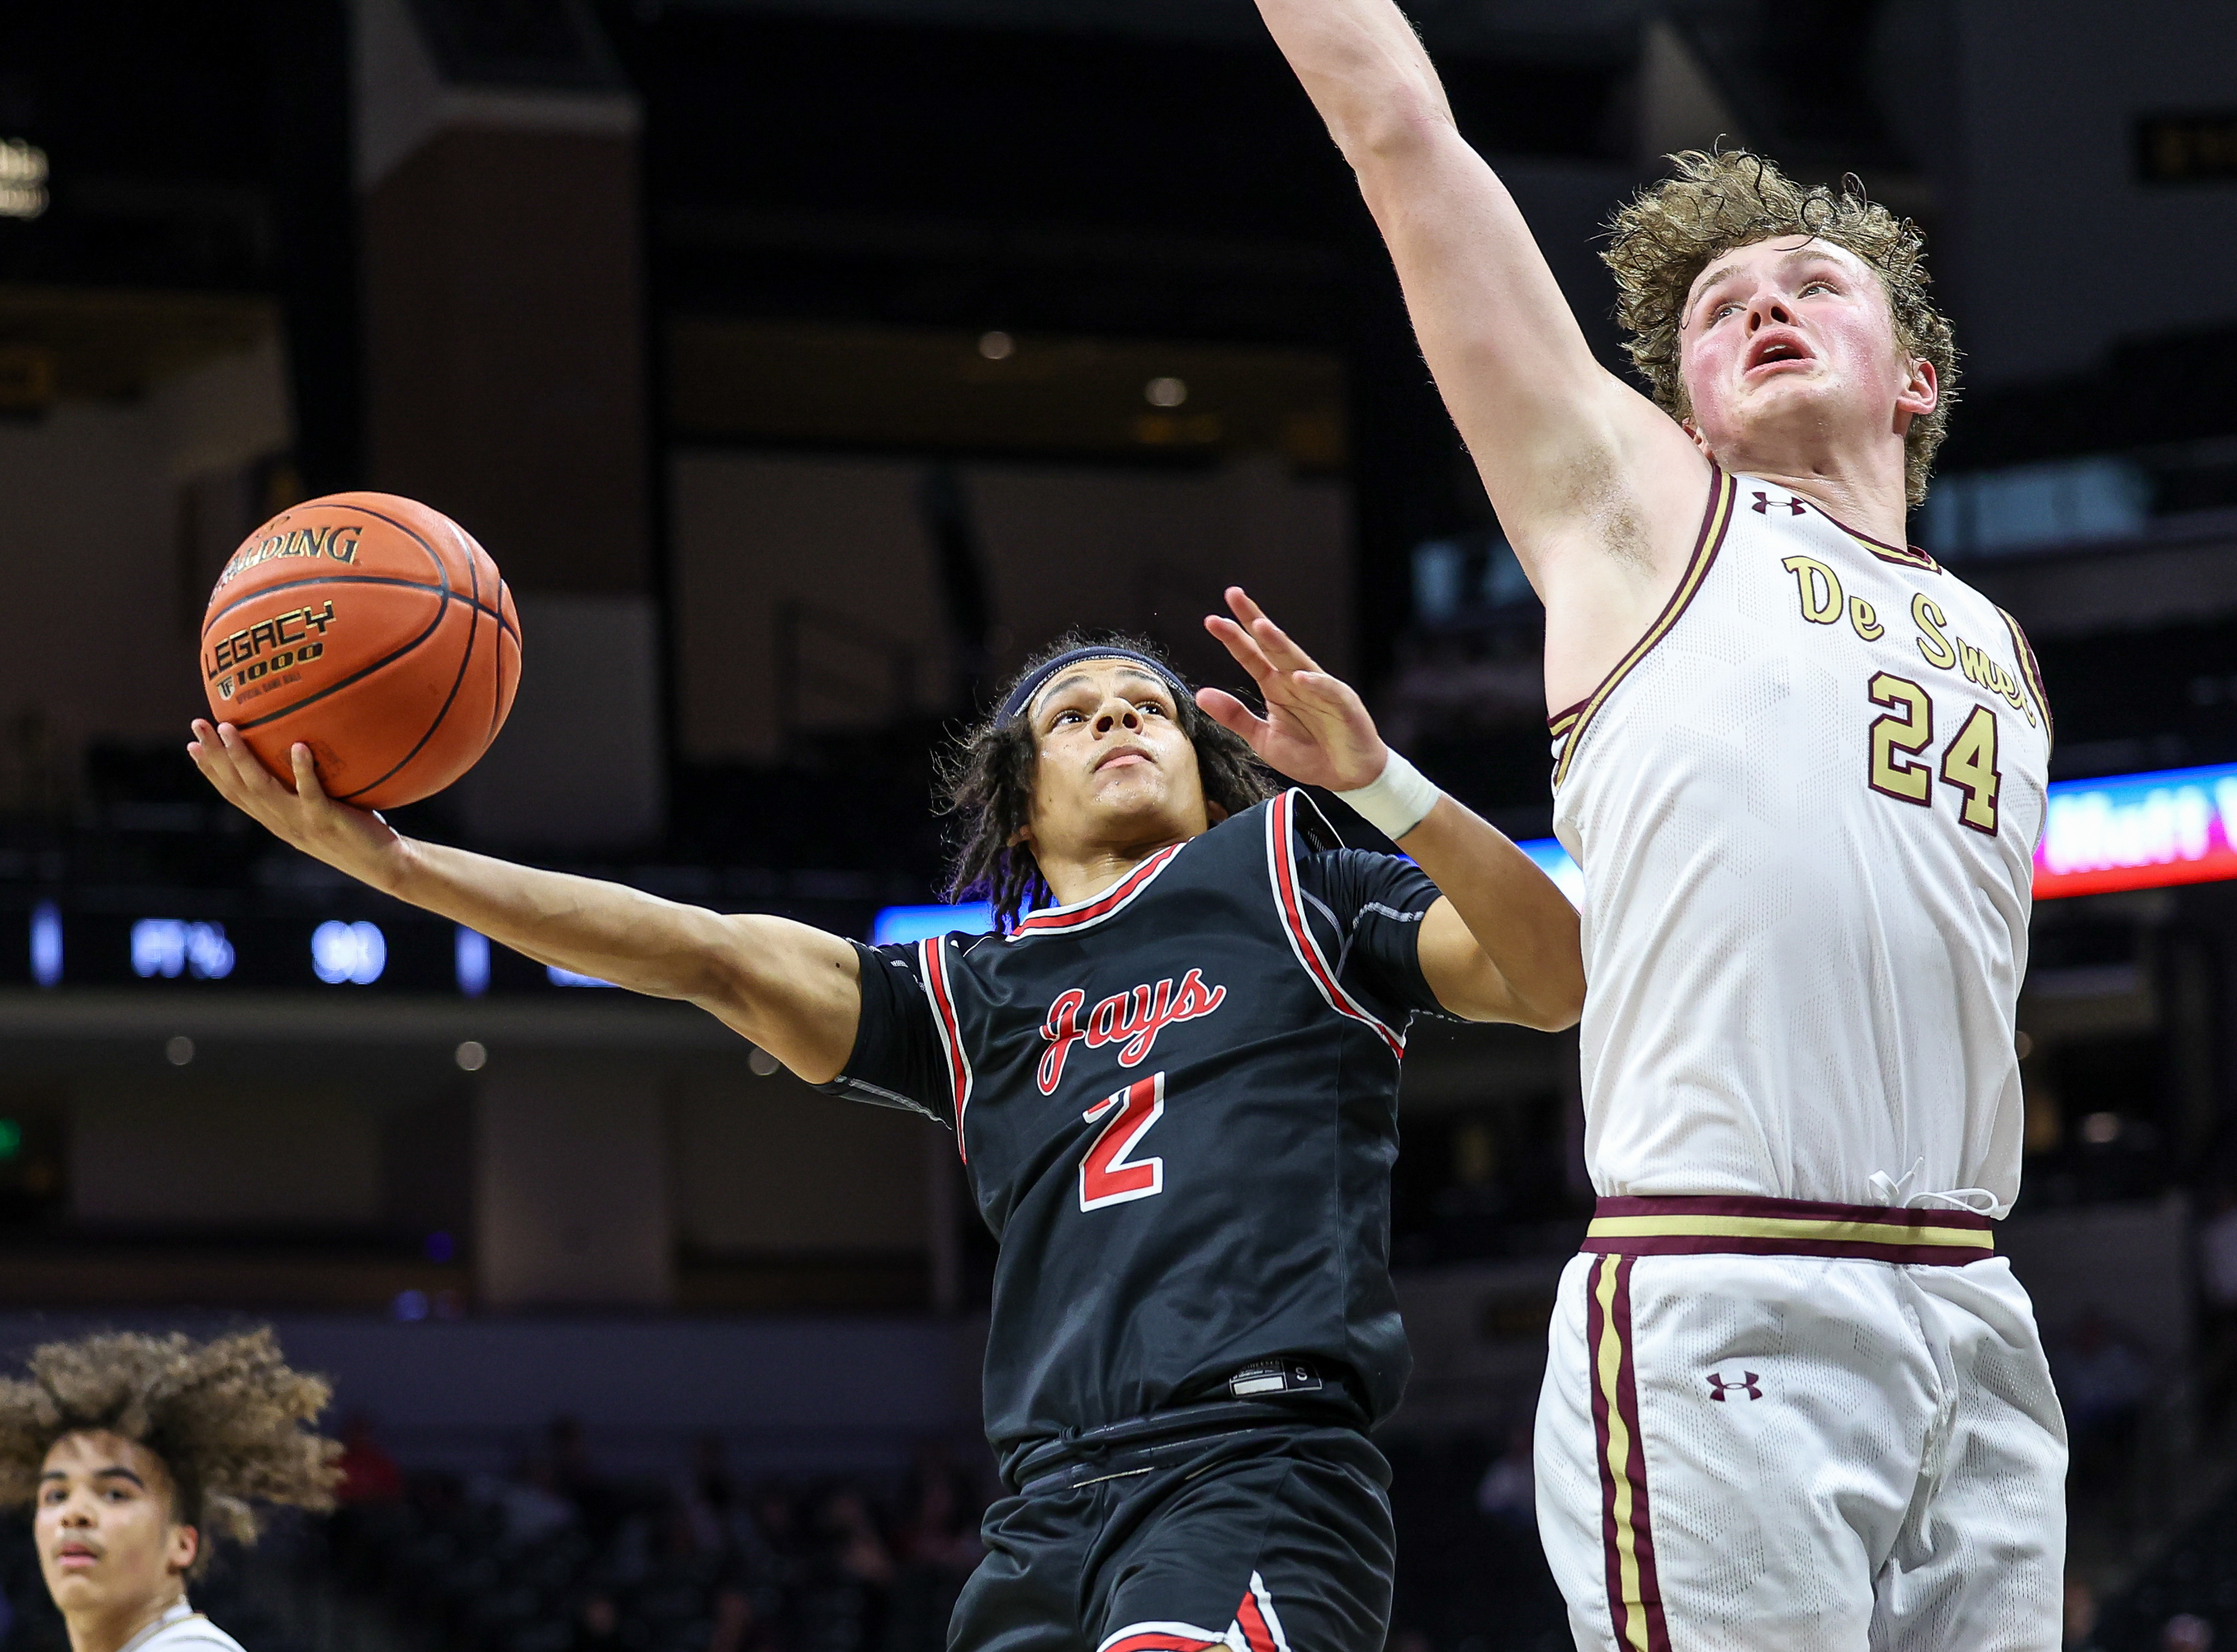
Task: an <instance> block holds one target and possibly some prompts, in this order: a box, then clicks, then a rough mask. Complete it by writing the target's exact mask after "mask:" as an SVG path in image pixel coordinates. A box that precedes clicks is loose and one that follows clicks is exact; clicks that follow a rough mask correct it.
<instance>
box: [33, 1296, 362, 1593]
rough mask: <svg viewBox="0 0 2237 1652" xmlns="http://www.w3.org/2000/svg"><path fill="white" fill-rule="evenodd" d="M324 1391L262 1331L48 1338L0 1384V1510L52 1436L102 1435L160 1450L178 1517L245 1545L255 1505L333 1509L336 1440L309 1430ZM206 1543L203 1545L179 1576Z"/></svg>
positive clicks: (320, 1381) (205, 1553) (198, 1567)
mask: <svg viewBox="0 0 2237 1652" xmlns="http://www.w3.org/2000/svg"><path fill="white" fill-rule="evenodd" d="M332 1397H333V1387H332V1386H331V1385H329V1384H328V1383H327V1380H326V1379H324V1378H323V1377H314V1376H310V1375H307V1374H306V1373H304V1372H299V1371H293V1370H290V1369H289V1368H288V1366H287V1362H286V1360H284V1359H282V1358H281V1357H280V1345H279V1343H278V1342H277V1341H276V1340H274V1337H273V1335H272V1332H271V1329H270V1327H269V1326H263V1327H260V1328H259V1329H257V1330H254V1331H244V1332H241V1333H236V1334H234V1335H232V1336H224V1337H219V1338H216V1339H214V1340H212V1341H209V1342H203V1343H197V1342H195V1341H194V1340H192V1339H190V1338H188V1337H186V1336H184V1335H181V1334H179V1333H172V1334H171V1335H168V1336H148V1335H142V1334H138V1333H106V1334H102V1335H99V1336H90V1337H83V1338H81V1339H78V1340H77V1341H76V1342H49V1343H47V1344H46V1345H44V1346H42V1347H40V1348H38V1349H36V1350H35V1351H34V1352H33V1353H32V1355H31V1358H30V1375H29V1377H28V1379H23V1380H13V1379H4V1380H0V1508H18V1507H21V1506H22V1505H23V1504H28V1503H30V1501H31V1500H32V1498H33V1497H35V1496H36V1493H37V1491H38V1485H39V1473H40V1471H41V1470H42V1468H43V1466H44V1465H45V1463H46V1458H47V1452H48V1451H49V1449H50V1448H51V1447H52V1446H53V1445H54V1444H55V1442H56V1440H59V1439H61V1438H63V1436H65V1435H68V1434H78V1433H90V1432H103V1433H109V1434H117V1435H122V1437H123V1438H126V1439H129V1440H132V1441H135V1442H136V1443H137V1444H139V1445H144V1446H145V1447H147V1448H148V1451H152V1452H154V1453H155V1456H157V1457H158V1458H162V1462H163V1466H164V1468H165V1469H166V1470H167V1471H168V1472H169V1474H170V1477H171V1483H172V1487H173V1492H172V1496H173V1498H174V1505H173V1508H172V1510H171V1517H172V1519H173V1520H174V1521H175V1522H176V1523H177V1524H181V1525H188V1526H194V1527H195V1528H197V1529H198V1530H201V1532H202V1534H203V1536H204V1537H205V1538H206V1539H208V1538H215V1537H229V1538H231V1539H233V1540H234V1541H235V1542H237V1543H254V1542H255V1541H256V1534H257V1528H258V1523H257V1517H256V1510H254V1508H253V1507H252V1506H251V1504H252V1503H253V1502H254V1503H281V1504H294V1506H296V1507H298V1508H304V1509H329V1508H332V1507H333V1500H334V1499H333V1487H334V1482H335V1481H336V1480H337V1479H338V1478H340V1471H339V1470H337V1469H336V1467H335V1466H334V1459H335V1458H338V1457H339V1456H340V1455H341V1449H342V1448H341V1445H340V1442H339V1441H336V1440H330V1439H327V1438H323V1437H322V1436H320V1434H318V1433H316V1432H313V1429H312V1428H311V1426H310V1425H311V1424H312V1423H313V1421H314V1420H315V1419H316V1418H317V1417H318V1415H319V1413H320V1412H322V1411H324V1410H325V1409H326V1407H327V1400H328V1399H331V1398H332ZM215 1546H216V1545H215V1543H214V1542H210V1541H206V1542H204V1543H203V1544H202V1545H201V1550H200V1551H199V1552H198V1553H197V1554H196V1556H195V1563H194V1565H193V1567H192V1568H191V1569H190V1570H189V1574H188V1575H189V1576H201V1574H202V1572H203V1571H204V1570H207V1569H208V1564H209V1560H210V1557H211V1554H212V1552H213V1551H214V1549H215Z"/></svg>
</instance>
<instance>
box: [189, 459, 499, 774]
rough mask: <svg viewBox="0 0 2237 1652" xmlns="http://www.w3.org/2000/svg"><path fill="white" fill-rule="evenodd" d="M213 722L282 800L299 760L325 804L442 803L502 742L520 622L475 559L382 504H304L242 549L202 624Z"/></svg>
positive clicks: (457, 531)
mask: <svg viewBox="0 0 2237 1652" xmlns="http://www.w3.org/2000/svg"><path fill="white" fill-rule="evenodd" d="M201 669H202V685H203V688H204V689H205V690H206V691H207V693H208V695H209V706H210V715H211V717H212V718H213V719H214V720H215V721H221V722H229V723H231V724H233V725H234V727H237V728H238V729H240V730H241V734H242V736H243V738H245V739H246V740H247V742H248V746H249V749H250V750H252V751H254V753H255V754H256V755H257V757H258V759H259V760H261V761H262V763H263V764H264V767H267V769H269V770H271V771H272V773H274V774H275V775H277V776H278V777H279V778H280V780H283V781H286V782H287V784H289V785H291V786H292V785H293V784H294V770H293V767H292V766H291V764H290V762H289V760H288V749H289V747H292V746H294V744H295V742H296V741H298V740H300V741H301V742H302V743H303V744H305V745H307V746H308V747H310V748H311V753H312V756H313V759H314V760H316V762H317V765H318V773H319V783H320V785H321V786H323V787H325V788H326V791H327V795H328V796H329V797H332V798H333V799H335V800H337V801H339V802H343V803H347V804H350V805H352V806H355V807H358V808H363V809H377V808H392V807H394V806H397V805H399V804H404V803H414V802H417V801H418V800H419V799H421V798H424V797H429V796H432V794H433V793H437V792H439V791H441V790H442V789H443V788H444V787H446V786H448V785H449V784H450V783H451V782H452V781H453V780H457V779H458V778H459V775H461V774H463V773H465V772H466V771H467V770H468V769H469V768H471V767H473V765H474V762H475V760H477V759H478V758H479V757H480V756H481V754H483V752H485V751H486V750H487V749H488V748H489V743H490V741H491V740H494V739H496V738H497V732H498V729H500V728H502V727H505V714H506V713H508V712H509V711H511V709H512V695H513V690H514V689H515V688H518V686H519V682H520V622H519V619H518V617H517V616H516V615H515V614H514V612H513V606H512V593H511V592H510V591H509V590H507V589H505V581H504V580H503V579H502V578H500V577H499V576H498V571H497V564H496V563H494V562H492V561H491V560H490V556H489V553H488V552H487V551H485V550H483V549H482V548H481V546H479V545H478V544H477V543H475V542H474V538H473V536H472V534H469V533H468V532H466V530H465V529H463V528H461V527H459V524H458V523H455V522H452V520H451V519H450V518H449V517H446V516H444V515H443V514H442V513H441V512H440V511H437V510H429V509H428V508H427V507H426V505H424V504H420V503H417V502H416V501H413V500H411V499H403V498H399V497H396V496H394V495H393V494H386V493H337V494H331V495H329V496H327V497H325V498H322V499H312V500H308V501H307V502H306V503H302V504H299V505H295V506H294V507H292V508H291V509H289V510H283V511H281V512H280V514H279V515H278V516H276V517H273V518H272V520H271V521H269V522H267V523H265V524H264V525H263V526H262V527H261V528H259V529H258V530H256V531H255V532H254V533H253V534H251V535H249V536H248V537H247V539H245V540H243V541H242V542H241V548H240V549H239V550H236V551H234V554H233V556H231V558H230V559H228V562H227V563H226V564H225V568H224V570H223V571H222V572H221V573H220V574H219V575H218V578H217V585H216V587H215V589H213V590H212V591H211V592H210V600H209V608H208V611H207V612H206V613H205V614H204V615H203V617H202V646H201Z"/></svg>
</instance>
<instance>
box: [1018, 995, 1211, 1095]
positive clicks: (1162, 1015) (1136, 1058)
mask: <svg viewBox="0 0 2237 1652" xmlns="http://www.w3.org/2000/svg"><path fill="white" fill-rule="evenodd" d="M1226 999H1227V989H1226V988H1225V987H1209V986H1206V985H1205V984H1204V971H1202V970H1191V971H1189V972H1188V973H1187V974H1186V975H1184V976H1183V977H1181V984H1180V985H1179V986H1178V988H1177V987H1175V986H1174V985H1173V984H1172V980H1171V977H1167V978H1166V979H1165V980H1163V981H1160V982H1158V984H1156V985H1155V986H1138V987H1135V988H1133V989H1132V990H1131V991H1125V992H1114V993H1112V995H1111V996H1110V997H1107V998H1105V999H1104V1000H1103V1002H1102V1003H1100V1004H1097V1005H1096V1006H1095V1008H1094V1009H1092V1010H1089V1011H1088V1013H1087V1017H1086V1021H1085V1023H1083V1022H1082V1021H1081V1018H1080V1014H1079V1012H1080V1010H1082V1009H1083V1008H1085V1007H1086V1003H1087V994H1086V993H1085V992H1083V991H1080V990H1079V988H1078V987H1073V988H1072V989H1071V990H1070V991H1066V992H1061V993H1059V994H1058V995H1057V999H1056V1002H1055V1003H1054V1004H1051V1005H1049V1010H1048V1016H1047V1018H1046V1019H1045V1020H1044V1021H1043V1022H1042V1023H1041V1037H1044V1038H1046V1039H1047V1040H1048V1044H1049V1047H1048V1048H1047V1049H1046V1050H1043V1051H1042V1052H1041V1064H1040V1073H1039V1079H1040V1087H1041V1094H1042V1095H1044V1096H1053V1095H1055V1094H1056V1087H1057V1084H1058V1082H1059V1080H1061V1079H1062V1078H1063V1077H1064V1063H1065V1059H1066V1056H1070V1055H1071V1053H1072V1046H1073V1045H1074V1044H1086V1046H1087V1047H1088V1048H1089V1049H1090V1050H1099V1049H1100V1048H1102V1046H1104V1045H1105V1044H1123V1045H1124V1046H1125V1048H1124V1049H1122V1050H1119V1065H1120V1066H1121V1067H1138V1066H1140V1065H1141V1064H1142V1063H1144V1062H1145V1061H1146V1060H1148V1059H1149V1056H1150V1049H1151V1045H1153V1044H1155V1043H1157V1042H1158V1034H1159V1033H1160V1032H1162V1031H1164V1030H1165V1029H1166V1028H1167V1027H1169V1026H1171V1024H1172V1023H1174V1022H1176V1021H1193V1020H1195V1019H1196V1017H1198V1016H1208V1015H1210V1014H1211V1012H1212V1011H1213V1010H1217V1009H1218V1008H1219V1006H1220V1005H1221V1004H1224V1003H1225V1002H1226Z"/></svg>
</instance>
